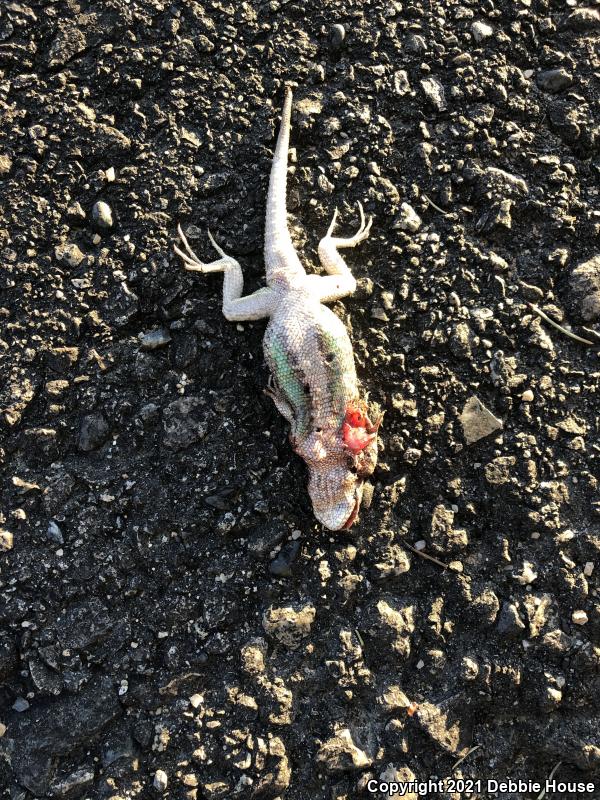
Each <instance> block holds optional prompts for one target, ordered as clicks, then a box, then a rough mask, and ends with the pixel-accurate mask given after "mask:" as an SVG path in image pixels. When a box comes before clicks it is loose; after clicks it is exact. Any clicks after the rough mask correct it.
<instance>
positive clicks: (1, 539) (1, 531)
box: [0, 528, 14, 552]
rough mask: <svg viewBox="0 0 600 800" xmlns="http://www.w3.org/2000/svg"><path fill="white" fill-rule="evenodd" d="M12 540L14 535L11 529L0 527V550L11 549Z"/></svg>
mask: <svg viewBox="0 0 600 800" xmlns="http://www.w3.org/2000/svg"><path fill="white" fill-rule="evenodd" d="M13 542H14V537H13V534H12V531H8V530H6V528H0V552H1V551H3V550H4V551H8V550H12V548H13Z"/></svg>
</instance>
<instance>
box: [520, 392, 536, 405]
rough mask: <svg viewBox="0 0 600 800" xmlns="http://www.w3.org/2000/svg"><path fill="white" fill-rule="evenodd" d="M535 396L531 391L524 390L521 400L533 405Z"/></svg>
mask: <svg viewBox="0 0 600 800" xmlns="http://www.w3.org/2000/svg"><path fill="white" fill-rule="evenodd" d="M534 397H535V395H534V394H533V392H532V391H531V389H525V391H524V392H523V394H522V395H521V400H522V402H523V403H533V400H534Z"/></svg>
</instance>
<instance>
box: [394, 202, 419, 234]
mask: <svg viewBox="0 0 600 800" xmlns="http://www.w3.org/2000/svg"><path fill="white" fill-rule="evenodd" d="M393 227H394V228H400V230H403V231H409V232H410V233H416V232H417V231H418V230H419V228H420V227H421V217H420V216H419V215H418V214H417V212H416V211H415V210H414V208H413V207H412V206H411V205H409V204H408V203H402V205H401V206H400V214H399V215H398V217H397V218H396V219H395V221H394V224H393Z"/></svg>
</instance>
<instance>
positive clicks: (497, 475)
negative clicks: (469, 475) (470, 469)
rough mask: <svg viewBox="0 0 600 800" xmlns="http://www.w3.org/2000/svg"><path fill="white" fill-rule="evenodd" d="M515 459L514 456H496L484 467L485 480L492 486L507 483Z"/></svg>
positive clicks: (515, 461) (512, 470)
mask: <svg viewBox="0 0 600 800" xmlns="http://www.w3.org/2000/svg"><path fill="white" fill-rule="evenodd" d="M516 463H517V459H516V458H515V457H514V456H496V458H494V459H492V460H491V461H490V462H489V463H487V464H486V465H485V467H484V470H483V473H484V475H485V479H486V481H487V482H488V483H490V484H492V486H500V485H502V484H503V483H508V482H509V481H510V479H511V476H512V473H513V472H514V468H515V464H516Z"/></svg>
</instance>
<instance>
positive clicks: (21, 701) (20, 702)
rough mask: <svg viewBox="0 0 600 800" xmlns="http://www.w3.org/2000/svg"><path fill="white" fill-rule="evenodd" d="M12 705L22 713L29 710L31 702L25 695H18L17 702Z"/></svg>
mask: <svg viewBox="0 0 600 800" xmlns="http://www.w3.org/2000/svg"><path fill="white" fill-rule="evenodd" d="M12 707H13V709H14V710H15V711H16V712H18V713H19V714H21V713H22V712H23V711H27V709H28V708H29V703H28V702H27V700H25V698H24V697H17V699H16V700H15V702H14V703H13V704H12Z"/></svg>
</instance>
